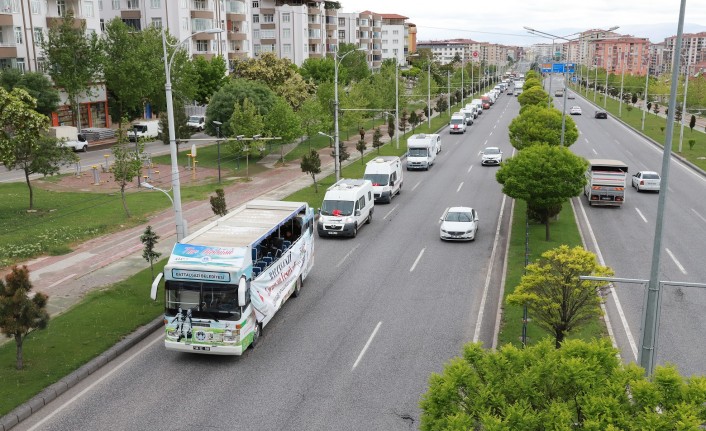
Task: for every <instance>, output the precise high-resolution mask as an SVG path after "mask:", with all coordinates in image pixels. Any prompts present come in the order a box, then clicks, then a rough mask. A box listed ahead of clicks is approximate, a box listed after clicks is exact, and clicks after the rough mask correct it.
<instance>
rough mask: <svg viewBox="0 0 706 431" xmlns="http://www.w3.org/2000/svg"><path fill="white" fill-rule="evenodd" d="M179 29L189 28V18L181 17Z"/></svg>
mask: <svg viewBox="0 0 706 431" xmlns="http://www.w3.org/2000/svg"><path fill="white" fill-rule="evenodd" d="M181 29H182V30H188V29H189V18H187V17H184V18H182V19H181Z"/></svg>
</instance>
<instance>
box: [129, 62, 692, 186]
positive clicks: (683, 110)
mask: <svg viewBox="0 0 706 431" xmlns="http://www.w3.org/2000/svg"><path fill="white" fill-rule="evenodd" d="M689 66H691V65H690V64H689V57H688V56H687V57H686V79H685V80H684V102H683V104H682V107H681V130H679V152H680V153H681V145H682V142H683V141H684V119H685V117H686V92H687V91H688V90H689ZM138 185H139V181H138Z"/></svg>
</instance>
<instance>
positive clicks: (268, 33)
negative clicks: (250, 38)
mask: <svg viewBox="0 0 706 431" xmlns="http://www.w3.org/2000/svg"><path fill="white" fill-rule="evenodd" d="M274 38H275V31H274V30H260V39H274Z"/></svg>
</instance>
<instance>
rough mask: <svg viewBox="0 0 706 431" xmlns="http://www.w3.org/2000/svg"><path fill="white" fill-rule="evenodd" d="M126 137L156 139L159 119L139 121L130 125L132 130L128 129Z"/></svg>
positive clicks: (132, 139) (131, 138)
mask: <svg viewBox="0 0 706 431" xmlns="http://www.w3.org/2000/svg"><path fill="white" fill-rule="evenodd" d="M127 134H128V137H129V138H130V140H131V141H134V140H135V136H137V139H143V138H144V139H157V136H159V120H153V121H140V122H138V123H135V124H133V125H132V130H128V132H127Z"/></svg>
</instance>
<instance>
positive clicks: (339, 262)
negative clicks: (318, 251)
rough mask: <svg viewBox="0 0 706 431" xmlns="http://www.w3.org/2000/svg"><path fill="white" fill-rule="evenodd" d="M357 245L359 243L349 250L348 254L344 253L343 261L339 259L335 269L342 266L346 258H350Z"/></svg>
mask: <svg viewBox="0 0 706 431" xmlns="http://www.w3.org/2000/svg"><path fill="white" fill-rule="evenodd" d="M359 245H360V243H358V244H356V245H355V247H353V248H352V249H351V251H349V252H348V253H346V255H345V256H343V259H341V260H339V261H338V263H337V264H336V268H338V267H339V266H341V265H343V262H345V261H346V259H348V257H350V255H351V254H353V252H354V251H355V249H356V248H358V246H359Z"/></svg>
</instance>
